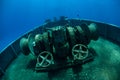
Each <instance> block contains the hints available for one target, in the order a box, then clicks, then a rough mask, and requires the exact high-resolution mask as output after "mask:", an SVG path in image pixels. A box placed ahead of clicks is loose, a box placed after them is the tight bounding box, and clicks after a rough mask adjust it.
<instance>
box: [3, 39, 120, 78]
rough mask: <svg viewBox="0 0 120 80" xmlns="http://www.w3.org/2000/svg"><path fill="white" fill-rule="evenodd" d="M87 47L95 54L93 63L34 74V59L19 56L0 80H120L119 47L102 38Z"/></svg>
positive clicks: (30, 56)
mask: <svg viewBox="0 0 120 80" xmlns="http://www.w3.org/2000/svg"><path fill="white" fill-rule="evenodd" d="M88 47H89V48H91V49H93V50H94V51H95V53H96V56H95V58H94V60H93V61H91V62H88V63H86V64H84V65H82V66H77V67H74V68H68V69H64V70H57V71H53V72H42V73H41V72H39V73H37V72H35V71H34V70H33V68H34V67H35V63H36V62H35V58H34V57H33V56H32V55H29V56H24V55H23V54H20V55H19V56H18V57H17V59H15V60H14V61H13V62H12V63H11V65H10V66H9V68H8V69H7V70H6V73H5V75H4V76H3V78H2V80H120V78H119V76H120V68H119V66H120V47H119V46H118V45H116V44H114V43H112V42H110V41H108V40H105V39H103V38H99V39H98V40H97V41H91V42H90V44H89V45H88Z"/></svg>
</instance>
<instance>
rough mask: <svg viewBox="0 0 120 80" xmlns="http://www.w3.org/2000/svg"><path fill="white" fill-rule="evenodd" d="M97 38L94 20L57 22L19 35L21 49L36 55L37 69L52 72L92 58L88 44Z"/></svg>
mask: <svg viewBox="0 0 120 80" xmlns="http://www.w3.org/2000/svg"><path fill="white" fill-rule="evenodd" d="M62 20H64V18H62ZM98 37H99V35H98V32H97V25H96V24H95V23H90V24H87V23H80V25H76V26H71V25H69V24H66V25H62V26H61V25H57V26H53V27H50V28H45V30H44V32H43V33H37V34H29V35H28V37H27V38H22V39H21V40H20V48H21V50H22V51H23V54H24V55H29V53H31V54H32V55H33V56H35V57H36V65H35V70H36V71H52V70H57V69H64V68H69V67H73V66H76V65H82V64H84V63H86V62H89V61H91V60H92V59H93V58H94V56H93V53H92V52H91V51H90V50H89V48H88V46H87V45H88V44H89V43H90V41H91V40H97V39H98Z"/></svg>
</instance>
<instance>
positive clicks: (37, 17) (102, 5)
mask: <svg viewBox="0 0 120 80" xmlns="http://www.w3.org/2000/svg"><path fill="white" fill-rule="evenodd" d="M119 14H120V1H119V0H0V30H1V31H0V52H1V51H2V49H4V48H5V47H6V46H7V45H8V44H9V43H11V42H12V41H14V40H16V39H17V38H18V37H20V36H21V35H23V34H24V33H25V32H27V31H29V30H31V29H33V28H35V27H37V26H39V25H42V24H43V23H44V21H45V19H48V18H49V19H52V18H53V17H57V18H58V17H59V16H67V17H68V18H81V19H90V20H96V21H101V22H106V23H111V24H115V25H118V26H120V15H119ZM78 15H79V16H78Z"/></svg>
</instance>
